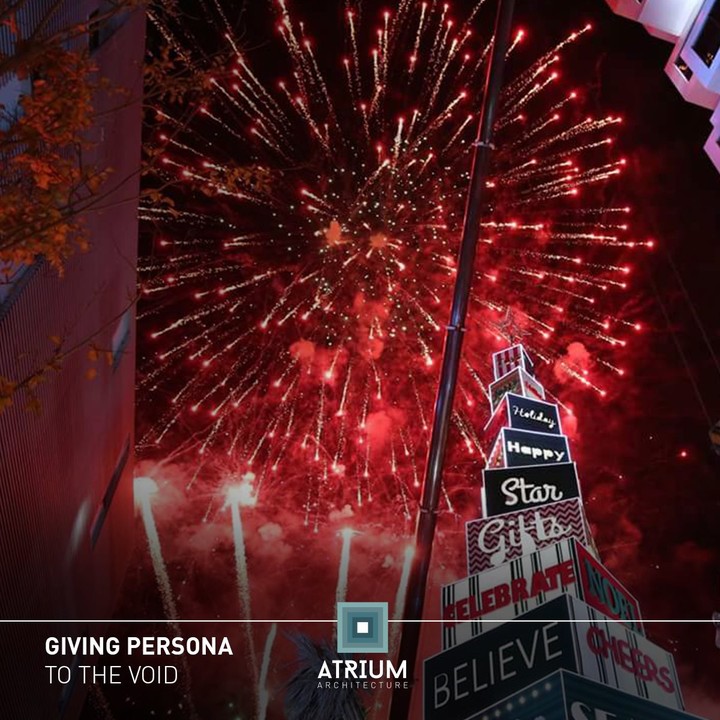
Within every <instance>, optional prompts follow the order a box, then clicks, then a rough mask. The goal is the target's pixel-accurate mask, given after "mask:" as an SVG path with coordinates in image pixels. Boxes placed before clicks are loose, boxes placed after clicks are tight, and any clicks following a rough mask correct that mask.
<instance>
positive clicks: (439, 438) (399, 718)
mask: <svg viewBox="0 0 720 720" xmlns="http://www.w3.org/2000/svg"><path fill="white" fill-rule="evenodd" d="M514 6H515V0H498V11H497V17H496V19H495V39H494V41H493V47H492V54H491V56H490V64H489V65H488V72H487V79H486V81H485V92H484V95H483V101H482V109H481V112H480V126H479V128H478V136H477V140H476V141H475V152H474V154H473V164H472V173H471V177H470V188H469V190H468V198H467V205H466V207H465V222H464V225H463V233H462V240H461V242H460V253H459V256H458V267H457V275H456V277H455V290H454V292H453V301H452V309H451V311H450V323H449V324H448V326H447V336H446V338H445V348H444V350H443V361H442V369H441V371H440V382H439V385H438V392H437V398H436V399H435V414H434V416H433V426H432V435H431V437H430V448H429V450H428V457H427V463H426V466H425V481H424V484H423V492H422V500H421V502H420V513H419V515H418V522H417V529H416V534H415V557H414V559H413V564H412V568H411V570H410V578H409V581H408V589H407V596H406V600H405V610H404V613H403V628H402V639H401V641H400V653H399V659H400V660H401V661H402V660H405V661H407V667H408V671H409V672H410V673H411V677H412V674H413V673H414V670H415V661H416V658H417V650H418V644H419V641H420V622H419V621H420V619H421V618H422V612H423V605H424V603H425V588H426V585H427V576H428V570H429V568H430V556H431V554H432V544H433V539H434V537H435V524H436V521H437V511H438V503H439V500H440V490H441V488H442V472H443V464H444V462H445V447H446V445H447V437H448V430H449V428H450V418H451V415H452V407H453V400H454V398H455V386H456V384H457V375H458V368H459V366H460V351H461V349H462V340H463V333H464V332H465V316H466V315H467V307H468V300H469V298H470V287H471V285H472V280H473V274H474V270H473V268H474V265H475V248H476V247H477V241H478V235H479V233H480V215H481V211H482V209H483V192H484V190H485V184H486V180H487V171H488V166H489V164H490V155H491V154H492V150H493V145H492V134H493V125H494V123H495V113H496V110H497V106H498V100H499V98H500V88H501V86H502V75H503V69H504V67H505V56H506V55H507V52H508V47H509V45H510V26H511V24H512V16H513V9H514ZM412 685H413V683H410V687H411V688H412ZM411 696H412V689H408V690H395V692H394V694H393V697H392V705H391V707H390V720H410V718H409V712H410V700H411ZM412 720H415V719H414V718H413V719H412Z"/></svg>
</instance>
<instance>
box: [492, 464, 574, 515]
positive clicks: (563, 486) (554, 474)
mask: <svg viewBox="0 0 720 720" xmlns="http://www.w3.org/2000/svg"><path fill="white" fill-rule="evenodd" d="M579 497H581V495H580V483H579V482H578V476H577V472H576V470H575V463H559V464H549V465H535V466H528V467H517V468H515V467H511V468H499V469H495V470H483V488H482V504H483V515H484V516H485V517H490V516H492V515H502V514H503V513H507V512H512V511H513V510H526V509H528V508H534V507H537V506H539V505H544V504H545V503H553V502H559V501H560V500H569V499H571V498H579Z"/></svg>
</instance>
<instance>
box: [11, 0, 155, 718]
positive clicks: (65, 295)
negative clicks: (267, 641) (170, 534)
mask: <svg viewBox="0 0 720 720" xmlns="http://www.w3.org/2000/svg"><path fill="white" fill-rule="evenodd" d="M18 5H19V7H21V8H22V9H21V10H20V11H19V12H18V13H17V17H16V22H17V24H18V26H19V27H20V31H21V33H27V32H29V31H31V30H32V28H34V27H37V26H38V23H42V22H43V18H44V17H47V13H48V12H49V11H51V12H52V13H53V16H52V19H51V22H50V23H48V24H46V25H45V27H46V28H47V31H48V32H57V30H58V29H60V28H62V27H67V26H68V24H74V23H77V22H85V21H87V20H88V19H89V20H91V21H92V20H93V18H95V17H98V18H99V17H104V16H105V14H106V9H107V7H109V6H108V5H107V4H106V3H104V2H103V0H66V2H65V3H64V4H62V5H61V7H60V9H59V10H58V9H57V2H55V1H54V0H30V2H26V3H19V4H18ZM144 37H145V17H144V14H143V13H142V12H141V11H137V10H134V11H132V12H128V13H125V14H121V15H117V16H113V17H112V18H111V19H110V20H109V21H108V22H107V23H105V22H102V21H100V22H99V23H98V24H97V25H96V26H91V32H88V33H83V34H82V36H81V39H76V40H75V41H74V42H82V43H86V46H85V47H84V48H81V49H82V50H83V51H87V52H90V53H91V54H92V57H93V60H94V63H95V65H96V66H97V68H98V71H99V74H100V75H101V76H104V77H106V78H107V79H108V81H109V85H110V86H112V87H116V88H122V89H123V91H122V93H120V94H117V93H104V92H103V93H102V96H98V97H96V98H95V101H94V107H95V110H96V115H95V122H94V125H93V127H92V128H91V133H90V134H91V136H92V140H93V141H94V146H93V147H92V148H91V149H90V150H89V152H90V153H91V155H92V157H90V158H89V159H90V160H91V161H92V162H94V163H95V164H97V166H99V167H107V168H110V169H111V170H112V172H111V175H110V177H109V179H108V180H107V182H106V184H105V186H104V187H102V188H101V190H100V193H99V195H100V196H101V200H100V201H99V202H98V203H97V204H96V205H95V206H93V208H92V209H91V210H90V211H88V212H87V213H86V214H85V216H84V217H83V221H84V223H85V226H86V228H87V230H88V239H89V245H90V247H89V249H88V250H87V251H85V252H78V253H76V254H75V255H74V256H73V257H72V258H70V260H69V261H68V263H67V265H66V268H65V272H64V275H63V276H62V277H60V276H59V275H58V273H57V271H56V270H54V269H53V268H51V267H49V266H48V264H47V263H44V262H43V261H42V259H38V260H37V261H36V262H35V264H33V265H31V266H27V267H22V268H16V269H15V271H14V272H12V273H11V274H10V275H9V276H6V277H5V278H4V282H3V283H2V285H1V286H0V287H1V288H2V289H1V290H0V377H3V376H4V377H6V378H9V379H11V380H14V381H16V380H18V379H22V378H23V377H26V376H27V375H28V374H30V373H32V372H33V371H34V370H35V368H37V367H38V366H42V363H44V362H45V361H46V360H47V358H50V357H51V356H52V353H53V348H54V344H55V343H57V338H62V343H63V348H64V349H72V348H76V350H75V351H74V352H72V353H70V354H69V355H68V356H67V357H66V358H65V360H64V361H63V363H62V366H61V367H60V368H59V370H58V371H57V372H53V373H50V374H49V375H48V378H47V381H46V382H43V383H42V384H41V385H39V386H38V388H37V398H38V400H39V411H38V412H37V413H35V412H32V411H30V410H28V409H27V408H26V407H25V400H26V398H25V397H24V396H23V393H22V392H20V393H18V394H17V396H16V397H15V398H14V402H13V404H12V405H11V406H10V407H8V408H6V409H5V410H4V411H3V412H1V413H0V578H1V579H2V582H0V647H2V656H1V657H0V668H1V671H0V697H2V698H3V708H2V714H3V717H7V718H26V719H27V720H35V719H37V720H40V719H42V720H52V719H53V718H61V717H62V718H73V717H76V716H77V715H78V714H79V712H80V708H81V706H82V704H83V702H84V690H83V688H82V683H80V682H76V681H75V674H74V676H73V681H72V682H70V683H69V684H67V685H64V686H61V685H57V684H55V685H51V684H50V683H48V682H38V680H39V679H41V678H43V673H44V672H45V670H44V667H45V666H46V665H48V664H62V663H61V661H60V660H59V659H57V658H56V659H54V660H53V659H52V658H50V657H48V655H46V654H45V639H46V638H47V637H48V636H53V635H85V634H90V633H97V632H100V631H102V630H103V628H102V626H101V625H95V624H93V623H88V622H85V621H88V620H94V619H102V618H108V617H110V616H111V614H112V610H113V607H114V605H115V603H116V600H117V596H118V592H119V589H120V586H121V583H122V580H123V577H124V574H125V569H126V566H127V561H128V559H129V555H130V551H131V549H132V544H133V537H132V534H133V533H132V530H133V501H132V478H131V476H132V467H133V457H134V454H133V446H134V437H133V428H134V385H135V296H136V292H137V286H136V256H137V242H138V221H137V203H138V192H139V180H140V178H139V170H140V152H141V150H140V148H141V112H142V104H141V103H142V82H143V73H142V61H143V53H144ZM13 42H14V38H13V37H11V36H10V34H9V30H8V27H7V26H3V27H0V50H1V51H2V52H3V53H5V54H7V53H9V52H10V53H11V52H12V51H13V47H12V43H13ZM28 89H29V88H28V86H27V82H26V81H25V80H24V79H22V78H21V79H18V78H16V77H13V76H10V75H6V76H4V77H0V102H2V103H3V104H4V105H5V107H6V109H8V108H12V103H13V102H14V103H17V101H18V98H19V96H20V93H23V92H28ZM92 346H97V348H98V350H97V351H96V350H94V349H93V347H92ZM97 355H99V359H97ZM9 620H10V621H33V620H63V621H65V622H63V623H62V624H59V623H58V624H54V623H48V624H37V623H32V622H31V623H25V624H20V623H18V622H8V621H9ZM68 621H69V622H68ZM73 621H77V622H73ZM79 660H80V659H79V658H74V659H73V658H65V659H64V662H66V663H67V664H69V665H72V666H73V667H74V668H75V667H76V666H77V664H78V663H79Z"/></svg>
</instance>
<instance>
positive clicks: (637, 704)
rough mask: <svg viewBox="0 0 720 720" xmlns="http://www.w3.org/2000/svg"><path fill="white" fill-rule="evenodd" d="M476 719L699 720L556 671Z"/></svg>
mask: <svg viewBox="0 0 720 720" xmlns="http://www.w3.org/2000/svg"><path fill="white" fill-rule="evenodd" d="M472 718H473V720H481V719H483V718H487V719H488V720H490V719H492V720H540V718H542V719H543V720H700V719H699V718H697V717H696V716H695V715H688V714H687V713H685V712H681V711H680V710H673V709H672V708H668V707H665V706H663V705H658V704H657V703H654V702H649V701H648V700H644V699H643V698H640V697H637V696H636V695H630V694H629V693H625V692H622V691H620V690H616V689H615V688H611V687H607V686H606V685H601V684H600V683H598V682H595V681H593V680H588V679H587V678H584V677H582V676H581V675H576V674H575V673H572V672H569V671H567V670H558V671H557V672H554V673H552V674H551V675H548V676H547V677H544V678H542V679H541V680H539V681H537V682H535V683H533V684H532V685H528V686H526V687H524V688H523V689H522V690H520V691H518V692H517V693H514V694H513V695H510V696H509V697H506V698H503V700H502V701H501V702H499V703H497V705H493V706H492V707H489V708H484V709H483V710H482V711H481V712H478V713H476V714H473V715H472Z"/></svg>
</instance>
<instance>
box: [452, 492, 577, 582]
mask: <svg viewBox="0 0 720 720" xmlns="http://www.w3.org/2000/svg"><path fill="white" fill-rule="evenodd" d="M567 538H575V539H576V540H579V541H580V542H581V543H584V544H585V545H589V544H590V532H589V530H588V527H587V523H586V522H585V516H584V514H583V508H582V502H581V501H580V500H579V499H578V498H574V499H572V500H561V501H560V502H557V503H551V504H548V505H541V506H539V507H536V508H530V509H527V510H518V511H516V512H510V513H506V514H505V515H496V516H494V517H491V518H480V519H479V520H471V521H470V522H468V523H466V525H465V539H466V546H467V563H468V575H474V574H475V573H479V572H482V571H483V570H489V569H490V568H492V567H497V566H498V565H502V564H503V563H504V562H507V561H508V560H514V559H515V558H518V557H520V556H521V555H527V554H528V553H532V552H535V551H536V550H540V549H541V548H544V547H547V546H548V545H552V544H553V543H556V542H558V541H559V540H565V539H567Z"/></svg>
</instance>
